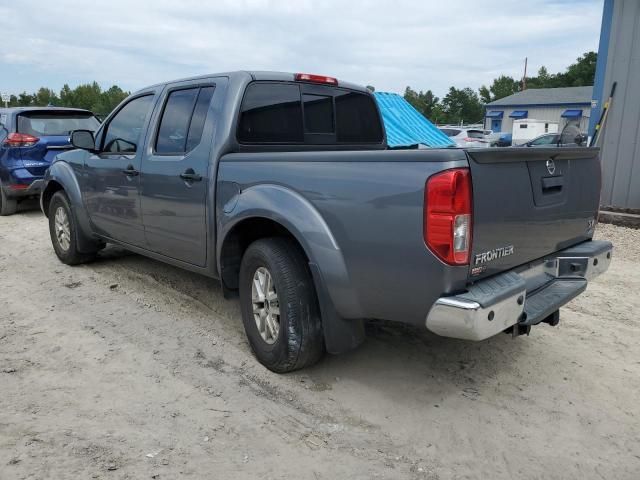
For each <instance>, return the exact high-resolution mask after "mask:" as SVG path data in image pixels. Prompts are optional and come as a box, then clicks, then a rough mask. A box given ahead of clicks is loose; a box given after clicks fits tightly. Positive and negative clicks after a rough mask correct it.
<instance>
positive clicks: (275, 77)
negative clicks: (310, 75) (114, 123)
mask: <svg viewBox="0 0 640 480" xmlns="http://www.w3.org/2000/svg"><path fill="white" fill-rule="evenodd" d="M295 75H296V74H295V73H291V72H273V71H262V70H235V71H231V72H219V73H210V74H206V75H197V76H194V77H185V78H180V79H178V80H171V81H169V82H161V83H156V84H154V85H150V86H148V87H146V88H143V89H141V90H139V91H137V92H135V93H142V92H145V91H147V90H149V89H152V88H158V87H161V86H164V85H169V84H172V83H178V82H187V81H193V80H204V79H207V78H212V77H228V78H229V79H230V80H231V81H234V80H243V81H255V80H261V81H274V82H294V81H295V80H296V79H295ZM337 80H338V84H337V85H333V86H337V87H342V88H347V89H349V90H354V91H359V92H362V93H371V92H369V90H367V88H366V87H364V86H362V85H358V84H355V83H350V82H345V81H342V80H340V79H337Z"/></svg>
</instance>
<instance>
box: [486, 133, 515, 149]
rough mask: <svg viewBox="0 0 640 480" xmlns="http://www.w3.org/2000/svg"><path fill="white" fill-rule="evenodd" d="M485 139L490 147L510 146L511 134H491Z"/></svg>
mask: <svg viewBox="0 0 640 480" xmlns="http://www.w3.org/2000/svg"><path fill="white" fill-rule="evenodd" d="M486 138H487V140H488V141H489V146H491V147H509V146H511V132H492V133H490V134H489V135H487V137H486Z"/></svg>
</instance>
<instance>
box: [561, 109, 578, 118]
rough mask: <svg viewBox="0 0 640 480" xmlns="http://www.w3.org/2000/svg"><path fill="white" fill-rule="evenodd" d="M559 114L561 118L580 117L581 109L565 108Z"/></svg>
mask: <svg viewBox="0 0 640 480" xmlns="http://www.w3.org/2000/svg"><path fill="white" fill-rule="evenodd" d="M560 116H561V117H563V118H582V110H577V109H576V110H571V109H570V110H565V111H564V112H563V113H562V115H560Z"/></svg>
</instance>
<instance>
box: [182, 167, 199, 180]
mask: <svg viewBox="0 0 640 480" xmlns="http://www.w3.org/2000/svg"><path fill="white" fill-rule="evenodd" d="M180 178H181V179H183V180H184V181H186V182H199V181H201V180H202V175H198V174H197V173H196V172H194V171H193V168H187V169H186V170H185V171H184V173H182V174H180Z"/></svg>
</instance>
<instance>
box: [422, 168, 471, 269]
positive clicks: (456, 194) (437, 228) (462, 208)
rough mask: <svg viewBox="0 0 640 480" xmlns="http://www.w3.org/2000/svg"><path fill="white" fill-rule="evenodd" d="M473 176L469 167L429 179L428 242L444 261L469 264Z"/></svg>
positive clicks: (426, 232) (426, 192)
mask: <svg viewBox="0 0 640 480" xmlns="http://www.w3.org/2000/svg"><path fill="white" fill-rule="evenodd" d="M471 206H472V200H471V174H470V172H469V169H468V168H455V169H452V170H445V171H444V172H441V173H437V174H435V175H433V176H432V177H429V179H428V180H427V183H426V185H425V191H424V241H425V243H426V244H427V246H428V247H429V249H431V251H432V252H433V253H435V254H436V255H437V256H438V258H440V260H442V261H443V262H445V263H448V264H449V265H467V264H468V263H469V252H470V251H471V229H472V211H471Z"/></svg>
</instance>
